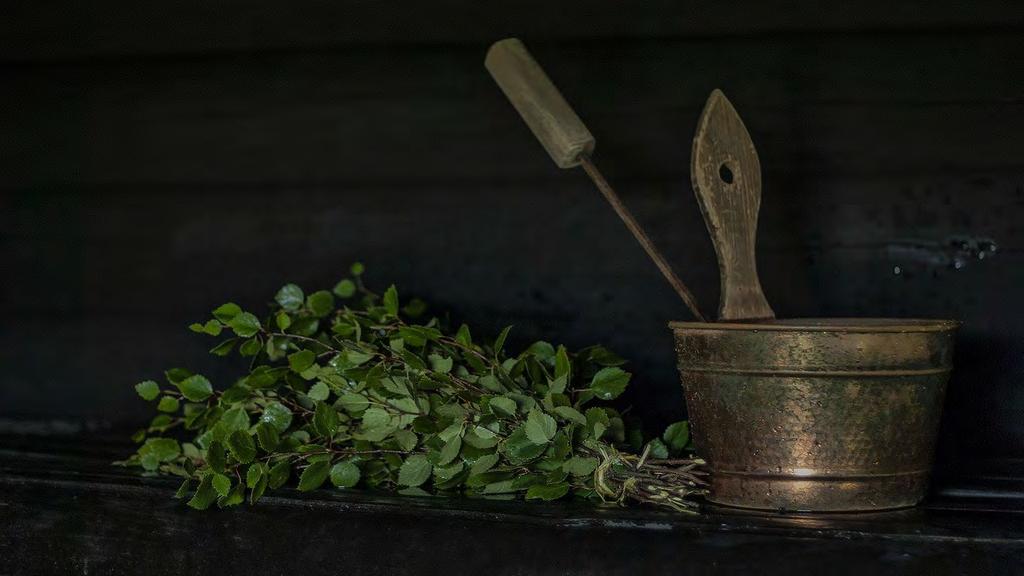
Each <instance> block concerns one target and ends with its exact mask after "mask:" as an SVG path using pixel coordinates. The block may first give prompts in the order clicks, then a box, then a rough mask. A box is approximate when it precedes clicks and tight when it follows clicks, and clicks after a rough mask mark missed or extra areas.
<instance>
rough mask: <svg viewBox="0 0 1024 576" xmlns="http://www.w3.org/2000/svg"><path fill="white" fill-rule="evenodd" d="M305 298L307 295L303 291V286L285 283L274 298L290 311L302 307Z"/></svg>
mask: <svg viewBox="0 0 1024 576" xmlns="http://www.w3.org/2000/svg"><path fill="white" fill-rule="evenodd" d="M304 299H305V295H303V293H302V288H299V287H298V286H296V285H295V284H285V285H284V286H282V287H281V289H280V290H278V291H277V295H276V296H274V300H275V301H276V302H277V303H278V304H280V305H281V308H284V309H285V310H287V311H289V312H294V311H296V310H298V309H299V308H301V307H302V302H303V300H304Z"/></svg>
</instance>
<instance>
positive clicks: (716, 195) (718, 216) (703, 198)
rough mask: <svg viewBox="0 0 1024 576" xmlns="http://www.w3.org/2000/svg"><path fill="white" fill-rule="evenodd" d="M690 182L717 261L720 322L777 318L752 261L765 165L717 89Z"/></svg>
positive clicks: (704, 116) (703, 119) (700, 131)
mask: <svg viewBox="0 0 1024 576" xmlns="http://www.w3.org/2000/svg"><path fill="white" fill-rule="evenodd" d="M690 162H691V164H690V178H691V179H692V181H693V190H694V192H695V193H696V194H697V202H698V203H699V204H700V211H701V213H703V214H704V223H705V224H707V227H708V232H709V233H710V234H711V242H712V243H713V244H714V246H715V254H716V255H717V256H718V272H719V276H720V280H721V284H722V294H721V298H720V299H719V306H718V319H719V320H759V319H768V318H774V317H775V312H773V311H772V309H771V306H769V305H768V301H767V300H766V299H765V297H764V292H763V291H762V290H761V281H760V280H759V279H758V277H757V262H756V260H755V258H754V248H755V237H756V235H757V212H758V210H759V209H760V207H761V162H760V161H759V160H758V158H757V150H755V149H754V143H753V142H752V141H751V140H750V134H749V133H748V132H747V128H746V127H745V126H744V125H743V121H742V120H740V117H739V114H737V113H736V109H735V108H733V106H732V104H731V103H730V102H729V100H728V99H727V98H726V97H725V94H722V92H721V91H720V90H715V91H714V92H712V93H711V96H710V97H709V98H708V101H707V104H705V105H704V112H702V113H701V116H700V121H699V122H698V125H697V134H696V135H695V136H694V138H693V153H692V155H691V158H690Z"/></svg>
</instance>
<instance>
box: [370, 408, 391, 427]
mask: <svg viewBox="0 0 1024 576" xmlns="http://www.w3.org/2000/svg"><path fill="white" fill-rule="evenodd" d="M390 423H391V415H390V414H388V413H387V411H386V410H383V409H381V408H377V407H373V408H369V409H367V410H366V411H365V412H363V426H364V427H366V428H381V427H383V426H387V425H388V424H390Z"/></svg>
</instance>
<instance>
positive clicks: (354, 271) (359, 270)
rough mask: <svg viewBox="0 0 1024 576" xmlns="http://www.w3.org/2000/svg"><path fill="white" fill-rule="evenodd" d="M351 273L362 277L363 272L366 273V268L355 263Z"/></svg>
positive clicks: (360, 263)
mask: <svg viewBox="0 0 1024 576" xmlns="http://www.w3.org/2000/svg"><path fill="white" fill-rule="evenodd" d="M349 271H350V272H352V275H353V276H362V275H363V272H365V271H366V268H365V267H364V266H363V263H362V262H353V263H352V267H351V268H349Z"/></svg>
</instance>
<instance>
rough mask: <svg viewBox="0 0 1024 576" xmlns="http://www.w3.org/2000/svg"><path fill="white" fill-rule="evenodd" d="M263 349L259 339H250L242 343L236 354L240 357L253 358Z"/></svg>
mask: <svg viewBox="0 0 1024 576" xmlns="http://www.w3.org/2000/svg"><path fill="white" fill-rule="evenodd" d="M262 349H263V343H262V342H260V340H259V338H252V339H250V340H246V341H245V342H242V345H241V346H239V347H238V353H239V354H241V355H242V356H255V355H257V354H259V353H260V350H262Z"/></svg>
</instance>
